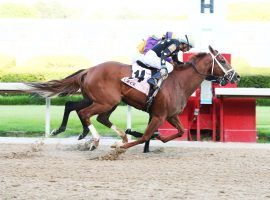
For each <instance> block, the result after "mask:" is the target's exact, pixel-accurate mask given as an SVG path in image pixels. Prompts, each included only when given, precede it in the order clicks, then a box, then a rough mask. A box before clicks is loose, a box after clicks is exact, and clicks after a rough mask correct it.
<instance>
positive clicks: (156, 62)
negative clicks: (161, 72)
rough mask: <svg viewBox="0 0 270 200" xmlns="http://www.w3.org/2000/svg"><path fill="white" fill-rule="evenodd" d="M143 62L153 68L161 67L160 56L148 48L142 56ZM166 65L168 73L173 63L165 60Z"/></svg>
mask: <svg viewBox="0 0 270 200" xmlns="http://www.w3.org/2000/svg"><path fill="white" fill-rule="evenodd" d="M142 61H143V63H145V64H147V65H150V66H151V67H153V68H157V69H160V68H161V62H160V57H158V56H157V54H156V53H155V52H154V51H153V50H149V51H148V52H147V53H146V54H145V55H144V57H143V60H142ZM165 65H166V67H167V70H168V73H170V72H172V70H173V65H172V64H171V63H169V62H167V61H166V64H165Z"/></svg>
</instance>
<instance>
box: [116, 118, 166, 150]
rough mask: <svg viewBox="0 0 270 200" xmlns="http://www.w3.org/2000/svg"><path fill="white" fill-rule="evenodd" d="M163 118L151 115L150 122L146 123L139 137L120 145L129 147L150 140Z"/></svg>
mask: <svg viewBox="0 0 270 200" xmlns="http://www.w3.org/2000/svg"><path fill="white" fill-rule="evenodd" d="M164 120H165V119H164V118H162V117H155V116H152V119H151V121H150V123H149V124H148V126H147V128H146V130H145V132H144V134H143V136H142V137H141V138H139V139H138V140H136V141H134V142H129V143H126V144H124V145H122V146H121V147H122V148H125V149H127V148H130V147H132V146H135V145H138V144H142V143H144V142H146V141H148V140H150V138H151V136H152V135H153V134H154V132H155V130H157V129H158V127H159V126H160V125H161V124H162V123H163V122H164Z"/></svg>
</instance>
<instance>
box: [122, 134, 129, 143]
mask: <svg viewBox="0 0 270 200" xmlns="http://www.w3.org/2000/svg"><path fill="white" fill-rule="evenodd" d="M122 142H123V143H128V137H127V135H126V134H125V136H124V137H123V138H122Z"/></svg>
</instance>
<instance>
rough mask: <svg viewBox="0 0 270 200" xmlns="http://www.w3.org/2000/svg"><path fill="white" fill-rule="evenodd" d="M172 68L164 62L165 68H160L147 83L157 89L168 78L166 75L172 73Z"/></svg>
mask: <svg viewBox="0 0 270 200" xmlns="http://www.w3.org/2000/svg"><path fill="white" fill-rule="evenodd" d="M172 70H173V66H172V64H171V63H169V62H166V67H162V68H160V70H159V71H158V72H156V73H155V74H153V76H152V77H151V78H150V79H148V81H147V82H148V83H149V84H150V85H153V86H154V88H159V87H161V84H162V82H163V81H164V80H165V79H166V78H167V77H168V74H169V73H170V72H172Z"/></svg>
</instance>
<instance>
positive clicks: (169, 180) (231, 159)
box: [0, 142, 270, 200]
mask: <svg viewBox="0 0 270 200" xmlns="http://www.w3.org/2000/svg"><path fill="white" fill-rule="evenodd" d="M183 144H186V143H183ZM204 144H205V143H204ZM184 146H185V145H184ZM210 146H211V145H210ZM221 146H222V144H221ZM81 147H82V146H80V145H79V146H78V144H62V143H46V142H45V143H42V142H36V143H32V144H30V143H29V144H16V143H13V144H5V143H2V144H1V145H0V172H1V176H0V197H1V199H93V198H94V199H165V198H166V199H245V200H246V199H252V200H253V199H270V173H269V172H270V149H269V148H244V145H243V148H241V145H240V147H238V148H237V147H236V146H234V148H218V147H215V148H213V146H212V147H211V148H207V147H187V146H186V147H181V143H179V145H178V146H177V147H176V146H166V145H163V144H161V143H160V146H159V145H154V146H152V147H151V150H152V152H151V153H149V154H143V153H142V148H143V146H142V145H141V146H138V147H136V148H131V149H129V150H128V151H126V152H125V153H124V154H121V155H120V156H119V157H118V159H117V160H114V161H108V160H104V159H99V158H100V157H102V156H104V155H107V152H109V151H110V147H109V146H107V145H101V146H100V147H99V149H97V150H96V151H94V152H89V151H85V149H84V148H81Z"/></svg>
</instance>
